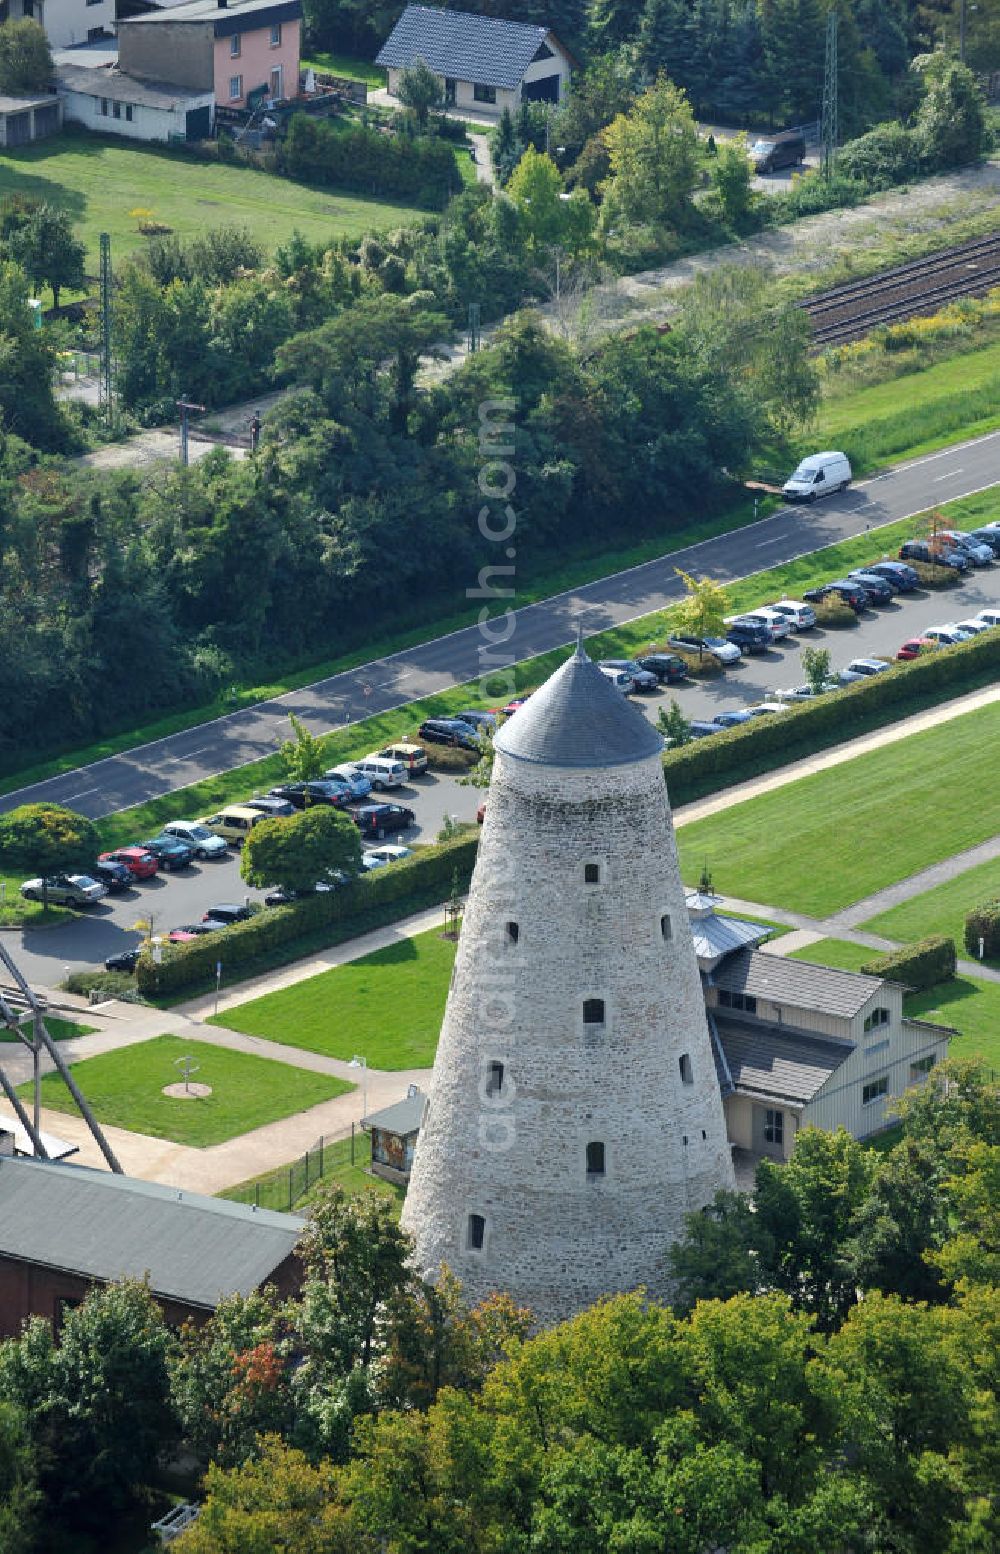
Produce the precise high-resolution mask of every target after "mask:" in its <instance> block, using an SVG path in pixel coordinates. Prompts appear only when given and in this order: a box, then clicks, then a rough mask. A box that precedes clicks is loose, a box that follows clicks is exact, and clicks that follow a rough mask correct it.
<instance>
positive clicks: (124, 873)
mask: <svg viewBox="0 0 1000 1554" xmlns="http://www.w3.org/2000/svg"><path fill="white" fill-rule="evenodd" d="M90 873H91V875H92V876H93V878H94V879H95V880H100V882H101V884H102V885H103V886H104V887H105V889H106V890H107V892H108V895H109V896H116V895H118V893H119V892H120V891H122V890H128V889H129V888H130V887H131V885H132V871H131V869H127V868H126V867H125V865H124V864H123V863H112V862H111V861H110V859H109V860H108V861H107V862H106V863H105V862H102V861H101V860H100V859H98V860H97V862H96V863H95V864H94V866H93V868H92V869H91V870H90Z"/></svg>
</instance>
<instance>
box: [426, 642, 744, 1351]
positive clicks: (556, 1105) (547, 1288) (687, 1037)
mask: <svg viewBox="0 0 1000 1554" xmlns="http://www.w3.org/2000/svg"><path fill="white" fill-rule="evenodd" d="M661 750H662V740H661V739H660V736H659V735H658V734H657V733H656V731H655V730H654V729H653V727H652V726H651V724H650V723H649V722H647V720H646V719H645V718H644V717H643V716H642V714H641V713H640V712H638V711H637V710H636V709H635V708H633V707H632V706H630V705H629V703H628V702H627V701H626V700H625V698H624V697H622V696H621V694H620V693H619V692H618V691H617V690H616V689H615V687H614V686H613V685H611V684H610V683H609V681H608V680H607V678H606V677H605V676H604V675H603V674H601V672H600V670H599V669H598V668H597V666H596V665H594V664H592V663H591V662H590V660H589V659H588V658H587V657H586V656H585V655H584V654H583V652H582V649H578V650H577V652H576V654H575V655H574V656H573V657H572V658H570V659H569V660H568V661H567V662H566V663H565V664H563V666H562V667H561V668H560V669H559V670H557V671H556V673H555V674H554V675H553V676H552V677H551V678H550V679H549V680H548V681H547V682H546V684H545V685H544V686H543V687H542V688H541V689H540V690H539V691H536V693H535V694H534V695H533V696H532V697H531V699H530V701H528V702H527V703H526V704H525V706H523V707H522V708H521V709H520V710H519V711H518V712H517V713H516V714H515V715H514V716H513V717H512V718H511V719H509V720H508V722H507V723H506V724H505V725H504V727H503V729H502V730H501V731H500V733H499V734H498V735H497V738H496V741H495V764H494V771H493V780H492V785H491V788H490V798H489V805H488V807H487V811H486V819H485V823H484V825H483V834H482V839H481V842H480V846H479V856H478V860H477V863H476V869H475V874H474V876H473V880H472V885H471V889H470V893H469V900H468V905H467V908H466V912H465V918H464V923H463V929H462V937H461V940H460V943H459V949H458V955H457V958H456V963H455V971H454V976H453V980H452V986H451V991H450V993H449V997H448V1004H447V1008H446V1011H445V1017H444V1023H443V1027H442V1032H441V1039H440V1042H439V1045H438V1050H437V1056H436V1059H435V1064H434V1074H433V1079H432V1083H431V1087H430V1096H429V1101H428V1106H427V1109H426V1113H425V1117H424V1121H423V1126H422V1129H421V1132H420V1137H419V1141H418V1144H417V1149H416V1154H415V1159H414V1164H413V1171H412V1175H411V1179H410V1187H409V1192H408V1195H407V1199H406V1204H405V1207H404V1210H403V1221H402V1222H403V1225H404V1226H405V1228H406V1229H407V1230H408V1231H410V1232H411V1234H412V1235H413V1236H414V1238H415V1241H416V1262H417V1265H418V1268H419V1270H420V1271H421V1272H422V1273H424V1274H428V1275H430V1276H433V1275H434V1274H435V1273H436V1271H437V1270H438V1269H439V1268H440V1267H441V1265H442V1263H447V1264H448V1266H449V1267H450V1268H452V1269H453V1271H454V1272H455V1273H456V1274H457V1275H458V1276H459V1278H460V1279H461V1280H462V1283H463V1285H464V1287H465V1289H466V1292H467V1294H468V1295H469V1297H470V1298H471V1299H473V1300H476V1299H479V1298H482V1297H483V1296H485V1295H486V1294H488V1293H489V1292H490V1291H494V1290H507V1291H509V1292H510V1294H511V1295H512V1296H513V1298H514V1299H515V1300H517V1301H519V1302H521V1303H523V1304H525V1305H528V1306H530V1307H531V1309H532V1310H533V1311H534V1313H535V1315H536V1317H537V1318H538V1319H539V1320H540V1321H542V1322H545V1323H548V1322H553V1321H558V1320H561V1319H562V1318H564V1317H567V1316H569V1315H571V1314H572V1313H574V1312H576V1311H579V1310H580V1309H582V1308H583V1307H586V1306H588V1305H590V1304H592V1303H593V1302H594V1301H595V1300H597V1299H599V1298H600V1297H601V1296H602V1295H605V1294H608V1293H611V1292H614V1291H620V1290H629V1289H634V1288H636V1287H637V1286H639V1285H643V1286H645V1287H646V1288H647V1289H648V1290H649V1291H650V1293H651V1294H652V1295H654V1296H657V1297H663V1296H666V1295H667V1294H668V1281H667V1275H666V1267H665V1254H666V1252H667V1249H668V1247H669V1245H670V1243H671V1241H672V1240H674V1239H675V1238H676V1237H677V1235H678V1234H679V1233H680V1232H681V1229H682V1224H683V1219H684V1216H685V1215H686V1214H688V1213H689V1212H691V1211H692V1210H695V1209H698V1208H700V1207H702V1206H703V1205H704V1204H706V1203H707V1202H709V1201H710V1200H711V1198H712V1197H713V1196H714V1194H715V1192H716V1191H717V1189H719V1188H721V1187H731V1186H732V1185H733V1180H734V1179H733V1170H732V1162H731V1156H730V1149H729V1144H728V1142H727V1139H726V1126H725V1117H724V1114H723V1106H722V1097H721V1090H720V1084H719V1079H718V1076H717V1073H716V1065H715V1061H714V1057H713V1051H712V1043H711V1038H710V1034H709V1028H708V1021H707V1018H706V1012H705V1002H704V996H703V992H702V985H701V979H700V976H699V969H698V962H697V959H696V956H695V951H694V945H693V942H692V935H691V928H690V925H689V921H688V913H687V909H686V905H685V897H684V890H683V887H682V885H681V882H680V874H679V870H678V865H677V851H676V845H675V841H674V834H673V827H672V823H671V818H670V810H669V804H668V801H667V794H666V788H665V786H664V781H663V769H662V764H661V759H660V756H661Z"/></svg>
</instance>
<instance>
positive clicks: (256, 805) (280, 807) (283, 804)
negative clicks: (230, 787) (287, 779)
mask: <svg viewBox="0 0 1000 1554" xmlns="http://www.w3.org/2000/svg"><path fill="white" fill-rule="evenodd" d="M246 808H247V809H259V810H260V812H261V814H262V815H263V816H264V817H265V819H267V820H290V819H291V817H292V816H293V815H294V814H295V805H294V804H290V803H289V801H288V799H276V798H275V797H274V795H273V794H271V793H265V794H264V796H263V798H259V799H247V801H246Z"/></svg>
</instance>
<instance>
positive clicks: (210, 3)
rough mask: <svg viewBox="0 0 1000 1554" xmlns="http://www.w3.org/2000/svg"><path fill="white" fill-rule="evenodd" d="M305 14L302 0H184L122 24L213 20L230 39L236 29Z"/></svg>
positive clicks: (218, 30)
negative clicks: (223, 2) (226, 0)
mask: <svg viewBox="0 0 1000 1554" xmlns="http://www.w3.org/2000/svg"><path fill="white" fill-rule="evenodd" d="M301 15H302V5H301V0H232V3H231V4H229V5H219V3H218V0H182V3H181V4H180V5H172V6H171V7H170V8H169V9H168V10H165V11H148V12H147V13H146V14H145V16H130V17H129V18H128V20H127V21H121V22H119V23H118V30H119V36H120V34H121V29H122V27H150V26H155V25H156V23H157V22H211V23H212V29H213V34H214V36H215V37H216V38H228V37H231V35H232V34H233V33H234V32H250V31H251V30H252V29H254V28H257V27H269V26H270V25H271V23H272V22H294V21H298V20H299V18H300V17H301Z"/></svg>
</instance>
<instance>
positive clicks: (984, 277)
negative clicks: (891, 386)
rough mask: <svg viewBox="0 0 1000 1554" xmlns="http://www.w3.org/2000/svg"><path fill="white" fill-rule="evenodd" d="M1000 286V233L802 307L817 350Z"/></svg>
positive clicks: (838, 288) (825, 294) (837, 288)
mask: <svg viewBox="0 0 1000 1554" xmlns="http://www.w3.org/2000/svg"><path fill="white" fill-rule="evenodd" d="M994 286H1000V233H995V234H993V235H992V236H990V237H985V238H977V239H975V240H974V241H973V242H970V243H961V244H959V246H958V247H957V248H948V249H945V250H944V251H943V252H942V253H938V254H930V255H929V256H928V257H927V258H926V259H915V260H912V261H911V262H910V263H909V264H901V265H897V266H895V267H894V268H893V269H891V270H884V271H883V272H882V273H881V275H872V276H869V277H868V279H867V280H863V281H851V282H849V283H848V284H847V285H844V286H835V287H833V289H832V290H830V291H825V292H821V293H820V294H819V295H818V296H815V297H812V298H810V299H809V301H807V302H804V303H803V304H802V306H803V308H804V309H805V311H806V312H807V313H808V315H809V317H810V319H811V321H812V325H813V341H814V343H815V344H816V345H818V346H821V345H841V344H843V343H845V342H846V341H848V340H857V339H859V338H860V337H861V336H862V335H866V334H869V333H870V332H871V330H873V329H875V328H877V326H878V325H879V324H892V323H899V322H901V321H902V320H903V319H907V318H914V317H916V316H918V315H920V314H927V313H935V312H937V310H938V308H940V307H941V306H942V305H943V304H944V303H946V302H953V301H954V300H955V299H956V298H958V297H982V296H984V295H985V294H986V292H988V291H990V290H992V288H993V287H994Z"/></svg>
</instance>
